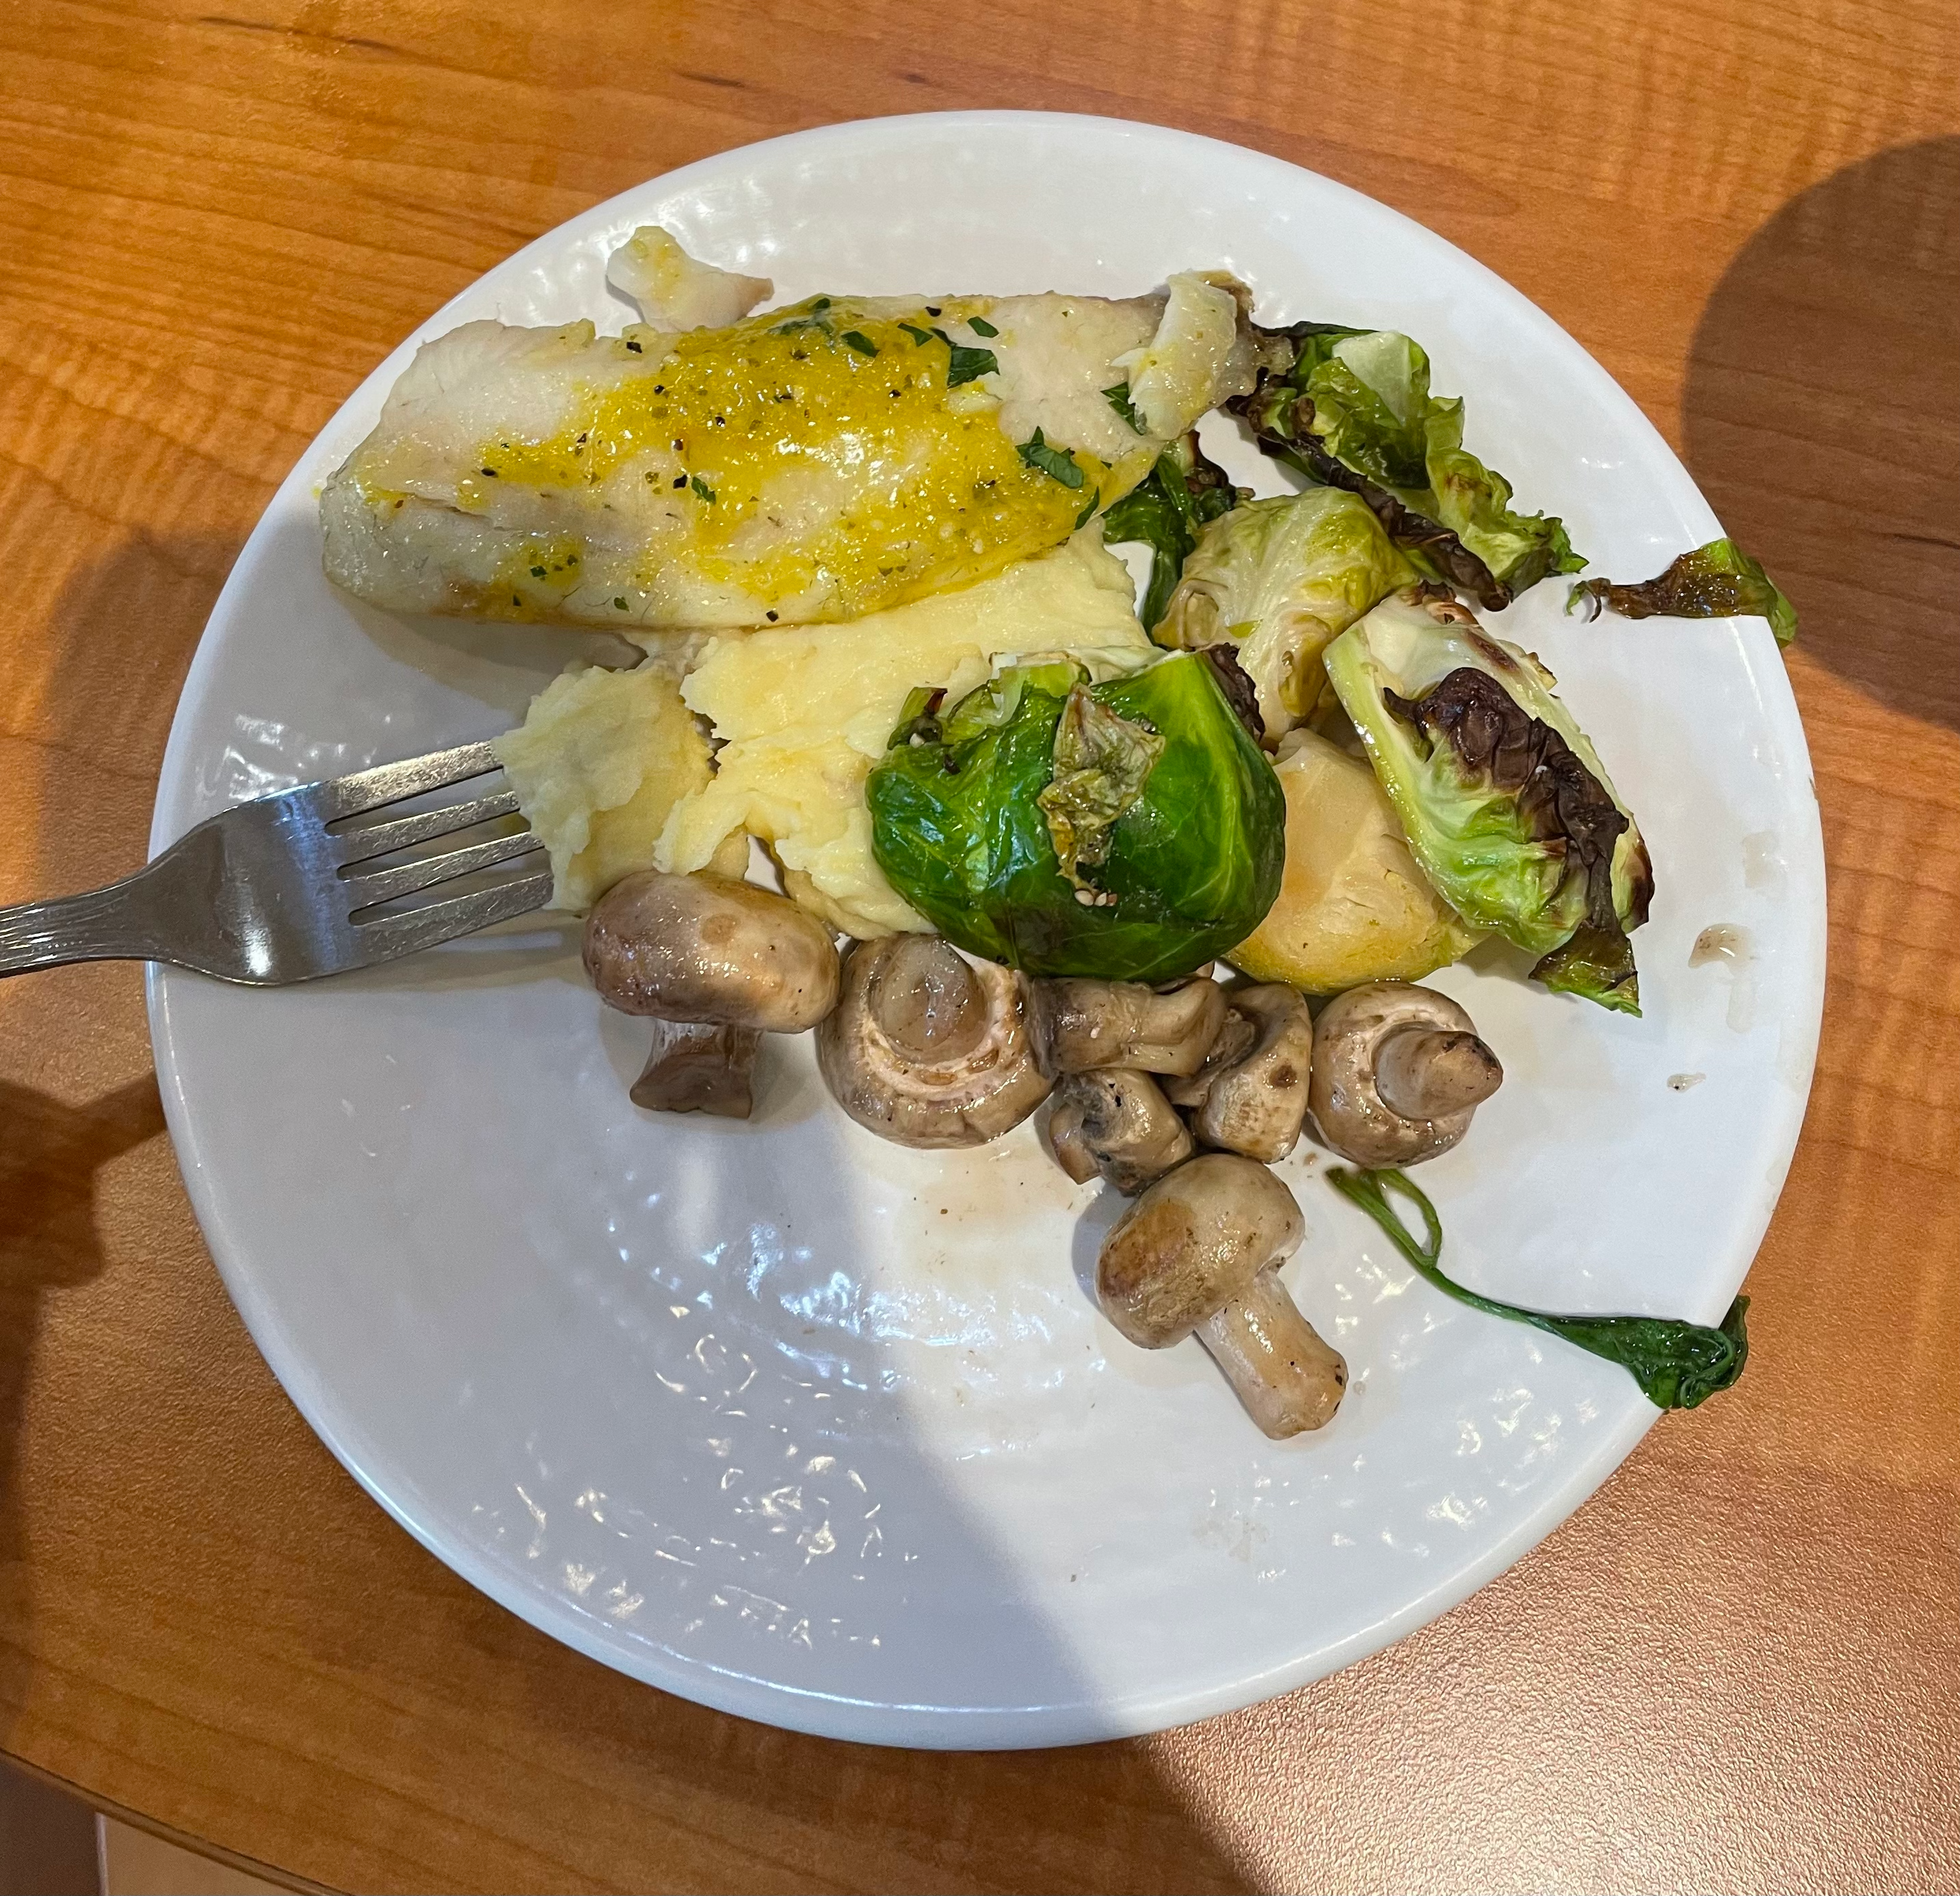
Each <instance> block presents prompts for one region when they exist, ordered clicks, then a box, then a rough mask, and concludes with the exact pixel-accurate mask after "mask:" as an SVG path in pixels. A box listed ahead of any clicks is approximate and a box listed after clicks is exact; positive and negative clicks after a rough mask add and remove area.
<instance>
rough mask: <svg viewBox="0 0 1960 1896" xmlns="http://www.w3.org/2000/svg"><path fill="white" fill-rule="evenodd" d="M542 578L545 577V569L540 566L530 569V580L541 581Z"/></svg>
mask: <svg viewBox="0 0 1960 1896" xmlns="http://www.w3.org/2000/svg"><path fill="white" fill-rule="evenodd" d="M544 576H545V569H544V568H543V567H542V566H533V568H531V577H532V578H533V579H543V577H544Z"/></svg>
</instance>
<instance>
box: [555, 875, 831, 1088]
mask: <svg viewBox="0 0 1960 1896" xmlns="http://www.w3.org/2000/svg"><path fill="white" fill-rule="evenodd" d="M584 956H585V968H586V972H587V973H588V974H589V975H590V976H591V977H592V985H593V986H594V987H595V988H597V989H598V991H599V994H600V999H602V1000H604V1001H605V1002H606V1004H608V1005H609V1006H610V1007H617V1008H619V1010H621V1011H622V1013H631V1014H642V1015H648V1016H651V1017H652V1018H653V1020H654V1022H655V1023H656V1025H655V1026H654V1044H653V1047H652V1049H651V1051H650V1052H649V1053H648V1055H647V1064H646V1066H645V1068H644V1070H642V1072H641V1075H640V1077H639V1078H638V1080H635V1082H634V1083H633V1088H632V1099H633V1102H634V1103H635V1105H641V1106H648V1107H651V1108H653V1109H655V1110H656V1111H659V1112H708V1113H714V1114H717V1115H721V1117H723V1118H734V1119H746V1118H748V1116H749V1112H750V1110H751V1107H752V1105H753V1094H752V1092H751V1075H752V1074H753V1070H754V1067H755V1064H756V1051H757V1048H758V1047H759V1045H760V1042H761V1038H762V1034H763V1033H764V1032H773V1033H797V1032H800V1031H801V1030H802V1029H804V1028H806V1027H810V1026H814V1025H815V1024H816V1022H817V1021H818V1020H820V1019H821V1018H822V1017H823V1015H824V1014H826V1013H828V1012H829V1010H830V1009H831V1007H832V1006H833V1005H834V1004H835V1001H836V999H837V987H838V965H837V950H836V948H835V946H834V945H833V944H832V941H831V939H830V936H829V932H828V931H826V929H825V928H824V927H823V924H821V923H820V922H818V921H816V920H815V919H813V918H812V917H811V916H810V915H807V914H805V913H804V911H803V910H802V909H800V908H798V907H797V905H796V904H795V903H794V902H791V901H789V900H788V899H787V898H786V897H784V896H778V895H774V894H772V893H771V892H770V891H769V890H768V889H757V888H756V887H754V886H752V885H751V884H749V883H745V882H737V881H734V880H731V879H730V878H729V877H727V876H715V875H708V874H702V875H694V876H667V875H661V874H660V873H657V872H655V871H654V870H644V871H642V872H641V873H637V874H635V875H631V876H625V877H624V878H623V879H622V880H620V881H619V882H617V883H614V884H613V886H612V888H610V889H608V890H607V891H606V893H605V895H603V896H602V897H600V899H599V901H598V902H597V904H595V905H594V906H593V910H592V912H591V914H590V915H588V916H587V918H586V921H585V940H584Z"/></svg>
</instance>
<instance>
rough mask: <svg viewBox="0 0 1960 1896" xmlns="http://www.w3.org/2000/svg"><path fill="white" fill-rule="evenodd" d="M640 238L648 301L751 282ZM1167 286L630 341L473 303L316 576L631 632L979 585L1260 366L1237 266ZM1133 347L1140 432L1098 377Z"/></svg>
mask: <svg viewBox="0 0 1960 1896" xmlns="http://www.w3.org/2000/svg"><path fill="white" fill-rule="evenodd" d="M656 236H657V237H660V238H661V239H663V240H664V243H654V241H653V239H654V237H656ZM633 241H634V242H635V243H638V244H639V245H640V246H641V252H642V253H644V254H640V255H638V256H636V257H635V258H632V259H628V267H627V268H626V269H625V275H624V276H623V277H622V281H630V283H631V285H632V287H633V288H634V293H635V294H636V295H637V294H642V293H644V294H645V295H646V296H647V297H648V307H649V309H650V310H651V311H653V312H654V313H660V315H661V316H662V320H663V321H668V322H672V323H684V322H686V321H687V320H689V319H690V317H692V315H693V314H695V313H698V311H700V310H703V309H708V310H714V311H716V312H717V313H719V312H721V311H724V310H727V309H729V308H733V307H743V298H745V297H753V294H754V293H755V292H756V290H757V289H758V288H759V279H749V278H730V277H727V275H726V274H725V273H723V272H706V270H705V266H694V268H695V275H692V276H690V275H689V271H688V269H685V268H683V266H684V265H686V266H692V259H687V258H686V256H685V253H681V252H679V247H678V246H677V245H673V247H672V249H671V250H669V249H668V248H667V246H669V245H672V240H671V239H670V238H667V236H666V234H665V233H664V232H659V233H652V232H649V231H641V232H639V233H637V234H636V235H635V239H634V240H633ZM677 258H678V261H677V260H676V259H677ZM642 265H644V266H645V267H644V269H642V268H641V266H642ZM716 279H720V281H717V280H716ZM660 297H665V298H666V299H667V300H666V301H664V302H662V301H659V300H658V299H659V298H660ZM1128 361H1135V362H1137V363H1138V364H1141V366H1142V371H1143V372H1144V374H1146V375H1147V381H1146V382H1145V383H1144V394H1145V396H1146V398H1147V412H1148V416H1149V419H1148V422H1147V424H1143V425H1147V427H1148V428H1150V430H1151V431H1150V432H1149V433H1147V434H1146V433H1140V432H1139V431H1138V428H1134V427H1132V426H1131V425H1130V423H1129V422H1128V421H1126V420H1125V418H1124V417H1123V415H1122V414H1121V413H1120V412H1119V411H1118V406H1117V404H1116V403H1115V402H1113V401H1112V399H1110V397H1109V395H1108V394H1107V393H1106V391H1107V390H1112V389H1114V390H1116V391H1117V393H1118V396H1122V394H1123V393H1124V391H1125V388H1126V387H1127V377H1126V374H1125V367H1123V366H1122V364H1125V363H1126V362H1128ZM1250 371H1251V349H1250V345H1249V341H1248V339H1246V331H1245V325H1244V323H1243V320H1242V318H1241V317H1240V314H1239V306H1238V304H1237V302H1236V301H1235V299H1234V297H1233V294H1232V291H1230V288H1227V287H1223V285H1221V283H1220V282H1216V281H1213V280H1211V279H1206V278H1197V277H1180V278H1174V279H1173V291H1172V294H1171V297H1170V308H1169V313H1168V315H1167V314H1166V297H1165V296H1164V295H1163V294H1157V295H1155V296H1144V297H1134V298H1131V299H1128V300H1125V301H1110V300H1109V299H1106V298H1101V297H1070V296H1063V295H1058V294H1048V295H1037V296H1023V297H978V296H969V297H950V298H943V299H941V298H934V299H932V300H931V301H928V300H927V299H925V298H923V297H895V298H880V299H870V298H861V297H859V298H846V297H836V298H823V297H819V298H813V299H810V300H809V301H807V302H805V303H803V304H798V305H797V306H795V307H794V308H793V309H791V310H778V311H775V312H774V313H770V314H767V315H764V316H759V317H749V318H747V319H746V320H743V321H740V322H737V323H733V324H730V325H727V326H723V327H720V328H713V329H703V328H694V329H688V330H686V332H682V333H676V332H674V331H673V330H671V329H655V328H653V327H651V326H646V325H634V326H631V327H629V328H628V329H626V331H625V332H624V334H622V335H621V336H600V335H599V334H597V332H596V331H595V329H594V328H593V325H592V324H590V323H569V324H567V325H566V326H564V327H563V328H562V329H514V328H510V327H507V326H504V325H503V324H501V323H466V324H464V325H463V327H462V328H460V329H456V330H453V331H452V332H450V334H448V335H447V336H442V337H441V338H439V339H438V340H437V341H435V342H431V343H429V344H428V345H425V347H424V348H422V350H420V351H419V352H418V354H417V355H416V357H415V361H413V362H412V364H410V365H409V368H408V370H407V371H406V372H405V373H404V374H403V376H402V377H401V379H400V380H399V381H398V382H397V383H396V385H395V387H394V390H393V392H392V393H390V396H389V398H388V401H387V406H386V407H385V409H383V414H382V417H381V421H380V425H379V426H378V427H377V428H376V429H375V431H374V433H373V434H371V435H370V436H369V437H368V439H367V440H366V441H364V442H363V443H362V444H361V446H360V447H358V448H357V449H356V450H355V452H354V453H353V454H352V455H351V456H350V457H348V460H347V462H346V463H345V465H344V466H342V468H341V469H339V472H337V473H336V474H335V476H333V479H332V480H331V481H330V482H329V483H328V485H327V486H326V489H325V490H324V491H323V494H322V495H321V499H320V514H321V520H322V523H323V527H324V530H325V534H326V571H327V573H328V575H329V577H330V578H332V579H333V581H335V582H336V584H339V585H341V586H343V587H345V588H346V589H347V590H348V591H350V592H352V593H355V594H356V595H358V596H360V597H361V598H363V599H364V600H369V601H371V603H374V604H376V605H378V606H387V607H390V608H393V609H399V610H407V611H420V612H444V613H449V614H453V615H457V616H463V617H470V618H488V619H538V620H545V621H549V622H559V623H565V624H577V625H609V626H614V627H617V628H621V629H628V628H648V629H656V628H669V627H685V626H693V627H725V626H744V625H763V624H777V625H800V624H810V623H814V622H823V621H829V620H838V619H853V618H856V617H858V616H860V615H861V614H863V613H865V612H874V611H878V610H880V609H884V608H886V607H889V606H896V605H901V604H903V603H906V602H907V601H909V600H915V599H920V598H923V597H925V596H928V595H930V594H931V593H937V592H940V591H943V590H947V589H948V588H949V587H957V586H964V585H969V584H972V583H974V582H975V581H978V580H981V579H984V578H986V577H988V576H990V575H991V574H994V573H998V572H999V571H1001V570H1003V569H1004V568H1005V567H1007V565H1009V564H1010V562H1012V561H1015V560H1017V559H1022V558H1028V557H1029V556H1031V555H1034V554H1036V553H1039V552H1042V551H1044V550H1045V549H1047V548H1049V547H1052V546H1059V545H1060V544H1061V542H1064V540H1066V539H1068V536H1069V535H1070V533H1071V532H1072V531H1074V530H1075V528H1076V527H1077V525H1078V524H1079V523H1080V522H1081V521H1082V520H1084V519H1085V518H1086V517H1087V516H1088V514H1090V512H1091V511H1093V510H1095V509H1096V508H1098V507H1105V506H1107V505H1108V504H1109V503H1110V502H1111V501H1115V500H1116V499H1118V498H1120V497H1121V495H1123V494H1124V493H1125V492H1127V491H1128V490H1129V489H1130V488H1131V487H1133V486H1134V485H1135V484H1136V483H1137V482H1138V481H1139V480H1141V479H1142V478H1143V477H1144V475H1145V474H1146V473H1147V472H1148V471H1149V469H1150V466H1151V464H1152V463H1153V460H1155V458H1156V456H1157V453H1158V451H1159V450H1160V448H1161V447H1163V444H1164V442H1165V441H1166V440H1167V439H1169V437H1171V436H1172V435H1173V434H1179V433H1181V432H1182V431H1183V430H1184V429H1185V428H1188V427H1190V426H1191V425H1193V424H1194V423H1195V422H1196V421H1197V419H1198V417H1199V416H1200V415H1201V414H1203V413H1204V412H1206V411H1208V409H1211V408H1212V407H1214V406H1216V405H1217V402H1220V400H1222V399H1224V398H1225V397H1226V396H1228V395H1230V394H1232V393H1236V392H1238V391H1239V390H1241V389H1243V388H1244V387H1249V385H1250V379H1251V377H1250ZM1140 421H1141V418H1140Z"/></svg>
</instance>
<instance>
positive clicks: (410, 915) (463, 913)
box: [348, 868, 552, 968]
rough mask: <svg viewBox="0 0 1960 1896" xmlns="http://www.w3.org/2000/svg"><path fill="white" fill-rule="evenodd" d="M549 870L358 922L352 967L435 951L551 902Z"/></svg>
mask: <svg viewBox="0 0 1960 1896" xmlns="http://www.w3.org/2000/svg"><path fill="white" fill-rule="evenodd" d="M551 893H552V876H551V871H550V870H549V869H548V868H547V869H539V870H534V871H533V873H531V874H530V875H528V876H519V877H517V878H516V879H515V880H512V881H510V882H506V883H498V885H497V886H495V888H494V889H476V890H475V891H473V892H472V893H470V894H469V895H467V896H451V897H450V899H448V900H447V902H430V903H428V904H427V905H425V906H424V907H422V908H411V909H409V910H408V911H406V913H404V914H402V915H387V916H384V917H383V918H382V919H381V920H380V921H370V922H358V923H356V924H355V927H354V931H353V934H354V941H355V950H354V959H352V961H351V962H349V963H348V965H349V966H352V967H357V968H368V967H372V966H373V965H374V964H375V963H376V962H381V961H393V960H396V959H398V958H399V956H403V955H412V954H414V953H415V952H416V951H417V950H419V949H423V948H433V947H434V946H435V945H436V943H438V942H442V941H450V940H453V939H454V938H455V937H457V936H458V935H469V934H475V933H476V931H477V930H478V929H479V928H488V927H489V926H490V924H492V922H498V921H509V920H510V919H511V918H512V917H513V916H514V915H529V914H530V912H531V911H532V910H533V909H534V908H543V907H544V905H546V903H547V902H549V901H550V900H551Z"/></svg>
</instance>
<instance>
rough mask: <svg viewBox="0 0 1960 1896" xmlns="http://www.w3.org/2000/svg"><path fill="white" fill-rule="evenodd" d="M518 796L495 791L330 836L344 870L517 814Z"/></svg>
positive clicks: (515, 793)
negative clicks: (451, 833) (413, 845)
mask: <svg viewBox="0 0 1960 1896" xmlns="http://www.w3.org/2000/svg"><path fill="white" fill-rule="evenodd" d="M516 813H517V792H516V791H514V790H506V791H498V792H496V793H495V794H492V795H490V796H488V797H475V798H473V800H471V801H469V803H445V804H444V805H443V806H442V807H441V809H440V810H424V811H423V812H422V814H421V815H420V816H398V817H396V819H394V821H393V822H384V823H369V824H367V825H365V826H364V827H362V828H361V829H345V830H341V831H339V832H330V833H333V841H335V842H336V843H338V844H339V845H341V854H340V864H341V867H342V868H343V869H345V868H348V867H351V866H352V864H355V863H364V862H368V861H372V860H373V859H374V857H377V856H391V855H393V854H394V852H395V851H396V850H398V849H406V848H409V845H411V844H412V843H421V842H427V841H428V840H429V838H431V836H447V835H448V834H449V833H450V831H452V830H457V829H473V828H474V827H475V826H476V825H477V824H478V823H487V822H489V821H490V820H491V819H492V817H495V816H514V815H515V814H516Z"/></svg>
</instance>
